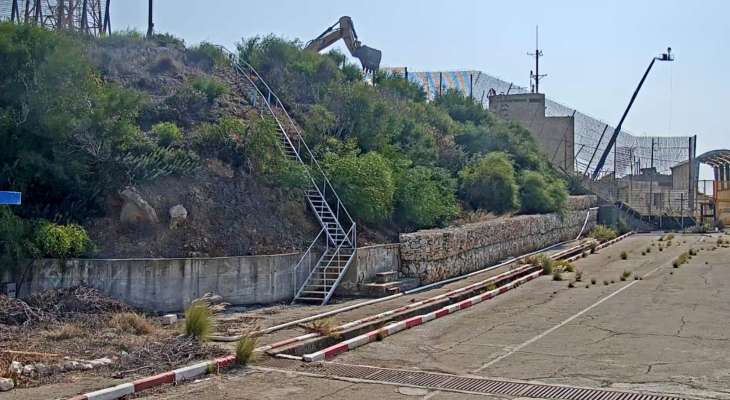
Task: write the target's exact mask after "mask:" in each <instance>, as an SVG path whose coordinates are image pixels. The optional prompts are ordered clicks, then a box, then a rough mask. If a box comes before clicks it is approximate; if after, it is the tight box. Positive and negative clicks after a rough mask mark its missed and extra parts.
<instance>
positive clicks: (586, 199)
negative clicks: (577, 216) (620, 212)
mask: <svg viewBox="0 0 730 400" xmlns="http://www.w3.org/2000/svg"><path fill="white" fill-rule="evenodd" d="M592 207H598V196H595V195H592V194H590V195H585V196H570V197H568V209H570V210H587V209H589V208H592Z"/></svg>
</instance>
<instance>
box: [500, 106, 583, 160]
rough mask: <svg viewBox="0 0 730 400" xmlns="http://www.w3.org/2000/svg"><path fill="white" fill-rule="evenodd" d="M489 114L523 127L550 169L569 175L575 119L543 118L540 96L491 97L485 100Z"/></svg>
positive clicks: (543, 111)
mask: <svg viewBox="0 0 730 400" xmlns="http://www.w3.org/2000/svg"><path fill="white" fill-rule="evenodd" d="M489 111H492V112H493V113H495V114H497V115H499V116H500V117H502V118H504V119H506V120H509V121H516V122H519V123H521V124H522V125H524V126H525V127H526V128H527V130H529V131H530V133H531V134H532V136H533V137H534V138H535V141H536V142H537V145H538V147H539V148H540V150H541V151H542V153H543V155H544V156H545V157H546V158H547V160H548V161H549V162H550V163H551V164H552V165H553V167H555V168H557V169H559V170H561V171H564V172H566V173H568V174H573V172H574V171H575V160H574V151H575V119H574V117H573V116H566V117H548V116H546V115H545V95H544V94H542V93H520V94H509V95H506V94H495V95H493V96H489Z"/></svg>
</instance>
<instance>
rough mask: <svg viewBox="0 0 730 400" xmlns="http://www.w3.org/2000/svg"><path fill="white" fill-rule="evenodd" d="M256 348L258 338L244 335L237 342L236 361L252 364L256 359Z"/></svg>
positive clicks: (242, 363)
mask: <svg viewBox="0 0 730 400" xmlns="http://www.w3.org/2000/svg"><path fill="white" fill-rule="evenodd" d="M255 348H256V338H254V337H251V336H243V337H242V338H241V339H239V340H238V343H236V362H237V363H238V364H241V365H246V364H250V363H251V362H253V361H254V359H255V354H254V352H253V351H254V349H255Z"/></svg>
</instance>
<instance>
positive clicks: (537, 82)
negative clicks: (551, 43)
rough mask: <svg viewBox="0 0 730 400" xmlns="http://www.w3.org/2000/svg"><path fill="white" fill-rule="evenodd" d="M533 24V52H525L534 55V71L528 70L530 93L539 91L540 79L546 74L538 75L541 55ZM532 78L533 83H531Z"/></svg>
mask: <svg viewBox="0 0 730 400" xmlns="http://www.w3.org/2000/svg"><path fill="white" fill-rule="evenodd" d="M537 28H538V27H537V26H535V52H534V53H527V55H528V56H535V72H534V73H533V71H530V86H531V87H532V93H540V79H542V78H544V77H546V76H547V74H544V75H540V57H542V50H540V47H539V44H538V30H537ZM533 80H534V82H535V83H534V84H532V82H533Z"/></svg>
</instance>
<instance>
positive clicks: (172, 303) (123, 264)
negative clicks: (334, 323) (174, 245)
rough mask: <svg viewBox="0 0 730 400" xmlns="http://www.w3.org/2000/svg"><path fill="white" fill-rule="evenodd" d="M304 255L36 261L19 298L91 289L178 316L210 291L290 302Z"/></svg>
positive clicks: (233, 298) (231, 298) (252, 300)
mask: <svg viewBox="0 0 730 400" xmlns="http://www.w3.org/2000/svg"><path fill="white" fill-rule="evenodd" d="M300 258H301V254H300V253H291V254H277V255H270V256H247V257H215V258H190V259H185V258H171V259H120V260H99V259H83V260H82V259H73V260H65V261H62V260H55V259H44V260H38V261H36V262H34V263H33V265H32V267H31V268H30V269H29V270H28V273H27V275H26V277H25V282H23V285H22V287H21V288H19V292H18V296H19V297H28V296H29V295H31V294H32V293H36V292H39V291H42V290H45V289H53V288H67V287H73V286H78V285H85V286H90V287H94V288H97V289H99V290H100V291H102V292H104V293H106V294H107V295H109V296H111V297H114V298H116V299H119V300H122V301H124V302H125V303H127V304H130V305H132V306H135V307H139V308H143V309H147V310H152V311H157V312H174V311H180V310H182V309H184V307H185V306H186V305H187V304H189V303H190V301H192V300H194V299H196V298H198V297H200V296H202V295H203V294H205V293H206V292H213V293H216V294H219V295H221V296H222V297H223V299H224V301H226V302H229V303H232V304H238V305H246V304H270V303H276V302H282V301H288V300H290V299H291V298H292V297H293V295H294V292H295V289H297V287H296V285H297V282H303V281H304V279H305V278H306V273H307V271H306V270H304V269H303V270H301V271H298V275H299V276H298V277H296V279H295V277H294V266H295V265H296V264H297V262H298V261H299V259H300Z"/></svg>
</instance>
